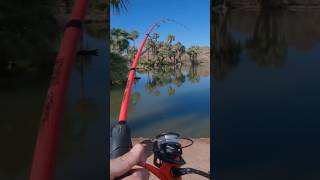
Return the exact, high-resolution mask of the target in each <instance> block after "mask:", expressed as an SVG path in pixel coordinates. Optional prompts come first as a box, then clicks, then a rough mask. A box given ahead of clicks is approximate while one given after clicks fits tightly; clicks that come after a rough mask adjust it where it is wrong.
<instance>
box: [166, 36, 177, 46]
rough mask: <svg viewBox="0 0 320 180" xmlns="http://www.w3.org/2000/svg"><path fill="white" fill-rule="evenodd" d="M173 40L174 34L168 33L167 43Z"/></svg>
mask: <svg viewBox="0 0 320 180" xmlns="http://www.w3.org/2000/svg"><path fill="white" fill-rule="evenodd" d="M174 40H175V36H174V35H172V34H169V35H168V37H167V43H168V44H171V43H172V42H173V41H174Z"/></svg>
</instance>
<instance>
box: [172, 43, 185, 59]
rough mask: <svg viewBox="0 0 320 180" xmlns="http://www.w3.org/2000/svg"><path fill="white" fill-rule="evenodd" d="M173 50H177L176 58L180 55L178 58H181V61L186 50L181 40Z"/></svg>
mask: <svg viewBox="0 0 320 180" xmlns="http://www.w3.org/2000/svg"><path fill="white" fill-rule="evenodd" d="M173 51H174V52H175V60H176V56H178V58H177V59H179V60H180V61H181V57H182V55H183V54H184V53H185V52H186V48H185V46H184V45H183V44H182V43H181V42H177V43H176V44H175V45H174V46H173ZM175 64H176V62H175Z"/></svg>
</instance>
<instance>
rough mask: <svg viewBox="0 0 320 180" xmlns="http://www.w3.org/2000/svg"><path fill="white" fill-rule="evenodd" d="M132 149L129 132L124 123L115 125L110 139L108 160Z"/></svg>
mask: <svg viewBox="0 0 320 180" xmlns="http://www.w3.org/2000/svg"><path fill="white" fill-rule="evenodd" d="M131 148H132V141H131V131H130V128H129V126H128V125H127V124H126V123H125V122H119V123H117V124H116V125H115V126H114V127H113V128H112V132H111V137H110V159H114V158H117V157H120V156H122V155H124V154H125V153H127V152H129V151H130V149H131Z"/></svg>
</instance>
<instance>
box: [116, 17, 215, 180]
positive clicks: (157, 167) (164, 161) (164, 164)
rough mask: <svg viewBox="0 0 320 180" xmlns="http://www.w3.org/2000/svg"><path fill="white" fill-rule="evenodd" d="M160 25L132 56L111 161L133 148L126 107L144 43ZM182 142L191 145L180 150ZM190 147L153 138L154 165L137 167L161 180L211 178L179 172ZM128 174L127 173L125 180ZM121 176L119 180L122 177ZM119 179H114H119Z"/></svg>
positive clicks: (166, 137) (173, 138) (169, 136)
mask: <svg viewBox="0 0 320 180" xmlns="http://www.w3.org/2000/svg"><path fill="white" fill-rule="evenodd" d="M160 22H165V20H158V21H157V22H156V23H154V24H153V25H152V27H151V28H150V29H149V30H148V31H147V33H146V36H145V37H144V39H143V41H142V43H141V45H140V47H139V49H138V52H137V53H136V55H135V58H134V61H133V63H132V66H131V68H130V72H129V76H128V80H127V84H126V88H125V91H124V95H123V99H122V103H121V108H120V114H119V120H118V123H117V124H116V125H115V126H114V127H113V128H112V131H111V137H110V158H111V159H114V158H117V157H119V156H122V155H124V154H125V153H127V152H129V150H130V149H131V148H132V141H131V131H130V127H129V125H128V124H127V123H126V121H127V118H128V105H129V100H130V95H131V88H132V84H133V82H134V79H135V72H136V68H137V64H138V61H139V58H140V56H141V52H142V49H143V47H144V44H145V43H146V41H147V39H148V37H149V36H150V33H151V32H152V31H153V30H154V28H155V27H157V26H158V24H159V23H160ZM181 139H185V140H189V141H190V144H188V145H186V146H182V145H181V144H180V142H179V140H181ZM192 144H193V141H192V140H191V139H189V138H182V137H180V135H179V134H178V133H173V132H168V133H161V134H160V135H157V136H156V139H155V141H154V144H153V154H154V159H153V165H154V166H152V165H151V164H148V163H145V162H143V163H140V164H139V165H140V166H142V167H143V168H145V169H146V170H148V171H150V172H151V173H153V174H154V175H155V176H157V177H158V178H159V179H160V180H174V179H175V180H176V179H177V180H181V179H182V177H181V176H183V175H186V174H197V175H200V176H203V177H206V178H208V179H209V178H210V174H209V173H206V172H203V171H200V170H197V169H193V168H181V166H182V165H184V164H186V162H185V160H184V159H183V158H182V149H183V148H185V147H189V146H191V145H192ZM128 174H130V172H128V173H126V174H125V175H124V176H126V175H128ZM124 176H122V177H124ZM122 177H118V178H116V179H121V178H122Z"/></svg>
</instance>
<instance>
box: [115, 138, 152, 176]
mask: <svg viewBox="0 0 320 180" xmlns="http://www.w3.org/2000/svg"><path fill="white" fill-rule="evenodd" d="M145 160H146V157H145V155H144V147H143V146H142V145H141V144H136V145H135V146H134V147H133V148H132V149H131V150H130V151H129V152H128V153H126V154H124V155H123V156H121V157H118V158H116V159H112V160H110V179H111V180H113V179H115V178H116V177H119V176H122V175H124V174H125V173H127V172H129V171H130V170H131V171H130V172H131V174H130V175H128V176H126V177H124V178H123V179H124V180H145V179H148V178H149V175H150V174H149V172H148V171H147V170H145V169H144V168H138V167H134V166H136V165H138V164H139V163H140V162H145Z"/></svg>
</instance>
